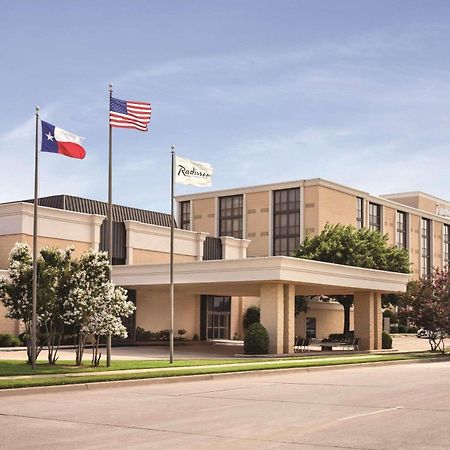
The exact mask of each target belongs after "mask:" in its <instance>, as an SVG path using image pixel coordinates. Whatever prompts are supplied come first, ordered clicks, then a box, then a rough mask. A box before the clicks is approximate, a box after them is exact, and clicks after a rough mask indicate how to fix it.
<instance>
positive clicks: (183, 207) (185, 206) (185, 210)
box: [180, 201, 191, 230]
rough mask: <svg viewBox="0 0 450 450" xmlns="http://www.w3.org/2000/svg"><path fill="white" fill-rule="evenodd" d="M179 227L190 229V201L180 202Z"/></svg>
mask: <svg viewBox="0 0 450 450" xmlns="http://www.w3.org/2000/svg"><path fill="white" fill-rule="evenodd" d="M180 228H181V229H182V230H190V229H191V202H190V201H187V202H181V203H180Z"/></svg>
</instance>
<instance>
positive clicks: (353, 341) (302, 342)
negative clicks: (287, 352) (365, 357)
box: [294, 336, 360, 353]
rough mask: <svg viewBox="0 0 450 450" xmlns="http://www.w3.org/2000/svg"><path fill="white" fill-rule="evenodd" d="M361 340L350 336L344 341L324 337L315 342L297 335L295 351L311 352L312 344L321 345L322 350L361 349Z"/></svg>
mask: <svg viewBox="0 0 450 450" xmlns="http://www.w3.org/2000/svg"><path fill="white" fill-rule="evenodd" d="M359 342H360V339H359V338H350V339H346V340H343V341H328V340H325V339H324V340H321V341H317V342H313V341H312V340H311V339H308V338H302V337H300V336H297V337H296V338H295V341H294V353H303V352H310V351H311V350H312V349H311V347H310V346H311V345H313V346H318V347H320V350H321V351H332V350H335V349H338V350H355V351H359ZM313 350H316V349H313Z"/></svg>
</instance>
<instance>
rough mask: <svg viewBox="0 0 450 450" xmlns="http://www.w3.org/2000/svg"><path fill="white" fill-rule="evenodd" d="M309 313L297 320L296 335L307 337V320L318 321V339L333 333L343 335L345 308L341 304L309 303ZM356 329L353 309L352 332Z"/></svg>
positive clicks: (351, 317) (351, 314)
mask: <svg viewBox="0 0 450 450" xmlns="http://www.w3.org/2000/svg"><path fill="white" fill-rule="evenodd" d="M308 307H309V309H308V311H307V312H306V313H300V314H299V315H298V316H297V317H296V318H295V335H296V336H301V337H305V336H306V318H307V317H312V318H315V319H316V338H317V339H324V338H327V337H328V336H329V335H330V334H333V333H342V331H343V329H344V308H343V307H342V305H340V304H339V303H334V302H328V303H327V302H315V301H310V302H309V303H308ZM353 329H354V320H353V308H352V309H351V310H350V330H353Z"/></svg>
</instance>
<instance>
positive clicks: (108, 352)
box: [106, 83, 113, 367]
mask: <svg viewBox="0 0 450 450" xmlns="http://www.w3.org/2000/svg"><path fill="white" fill-rule="evenodd" d="M112 93H113V85H112V83H109V103H110V105H111V98H112ZM109 108H111V106H109ZM108 123H109V119H108ZM112 208H113V207H112V126H111V124H109V168H108V258H109V264H110V266H111V270H110V272H109V279H110V280H111V278H112V255H113V221H112ZM110 366H111V333H108V335H107V336H106V367H110Z"/></svg>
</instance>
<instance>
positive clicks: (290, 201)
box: [273, 188, 300, 256]
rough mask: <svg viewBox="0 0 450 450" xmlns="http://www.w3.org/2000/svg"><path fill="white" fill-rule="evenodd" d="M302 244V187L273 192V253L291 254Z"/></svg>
mask: <svg viewBox="0 0 450 450" xmlns="http://www.w3.org/2000/svg"><path fill="white" fill-rule="evenodd" d="M299 245H300V188H293V189H282V190H279V191H274V193H273V254H274V255H275V256H280V255H284V256H289V255H291V254H292V252H293V251H294V250H295V249H296V248H297V247H298V246H299Z"/></svg>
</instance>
